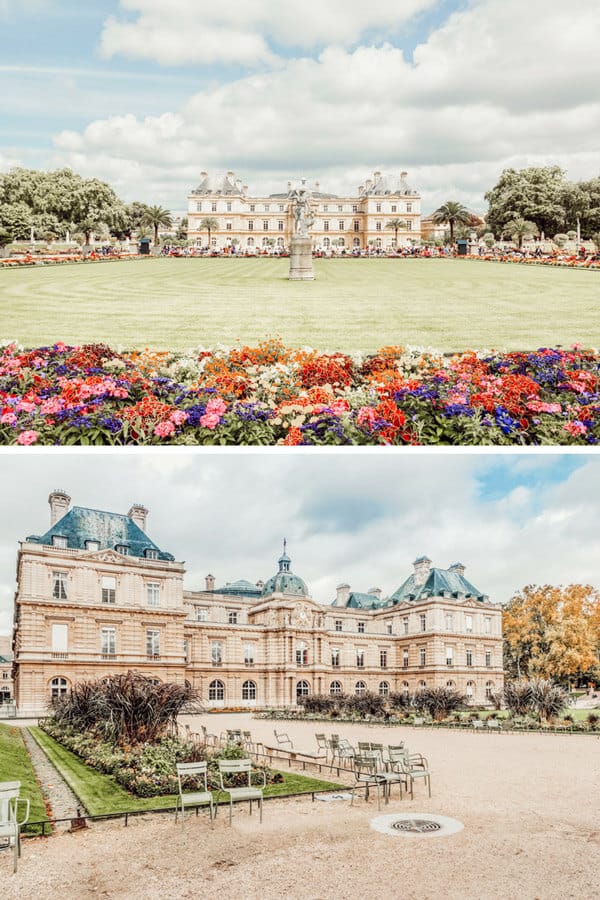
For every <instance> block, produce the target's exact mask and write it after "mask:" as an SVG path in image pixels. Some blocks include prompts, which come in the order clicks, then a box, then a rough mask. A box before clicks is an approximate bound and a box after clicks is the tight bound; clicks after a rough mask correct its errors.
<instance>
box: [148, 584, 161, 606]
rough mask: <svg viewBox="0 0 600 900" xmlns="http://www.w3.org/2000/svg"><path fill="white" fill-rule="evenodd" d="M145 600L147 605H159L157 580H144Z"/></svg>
mask: <svg viewBox="0 0 600 900" xmlns="http://www.w3.org/2000/svg"><path fill="white" fill-rule="evenodd" d="M146 602H147V604H148V606H160V584H159V583H158V581H148V582H146Z"/></svg>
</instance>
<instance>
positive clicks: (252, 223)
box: [248, 219, 254, 231]
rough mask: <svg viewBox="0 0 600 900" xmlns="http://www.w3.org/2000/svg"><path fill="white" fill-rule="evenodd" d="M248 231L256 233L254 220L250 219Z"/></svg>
mask: <svg viewBox="0 0 600 900" xmlns="http://www.w3.org/2000/svg"><path fill="white" fill-rule="evenodd" d="M248 231H254V222H253V221H252V219H248Z"/></svg>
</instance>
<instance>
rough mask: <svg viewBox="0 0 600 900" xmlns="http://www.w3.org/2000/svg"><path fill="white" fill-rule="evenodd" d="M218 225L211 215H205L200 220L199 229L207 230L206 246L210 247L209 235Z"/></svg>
mask: <svg viewBox="0 0 600 900" xmlns="http://www.w3.org/2000/svg"><path fill="white" fill-rule="evenodd" d="M218 227H219V223H218V222H217V220H216V219H214V218H213V217H212V216H207V217H206V218H204V219H202V221H201V222H200V231H208V246H209V248H210V236H211V233H212V232H213V231H216V230H217V228H218Z"/></svg>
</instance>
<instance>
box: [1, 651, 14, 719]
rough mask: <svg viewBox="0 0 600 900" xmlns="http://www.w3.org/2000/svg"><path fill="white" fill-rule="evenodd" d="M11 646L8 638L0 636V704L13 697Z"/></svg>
mask: <svg viewBox="0 0 600 900" xmlns="http://www.w3.org/2000/svg"><path fill="white" fill-rule="evenodd" d="M11 645H12V640H11V638H10V637H9V636H4V635H0V703H6V702H7V701H8V700H12V699H13V696H14V685H13V677H12V665H13V655H12V647H11Z"/></svg>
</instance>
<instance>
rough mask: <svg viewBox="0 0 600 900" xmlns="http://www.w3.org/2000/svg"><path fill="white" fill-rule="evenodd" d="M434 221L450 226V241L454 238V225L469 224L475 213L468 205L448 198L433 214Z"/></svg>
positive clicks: (437, 223)
mask: <svg viewBox="0 0 600 900" xmlns="http://www.w3.org/2000/svg"><path fill="white" fill-rule="evenodd" d="M431 220H432V222H435V223H436V225H449V226H450V243H452V241H453V240H454V226H455V225H456V224H459V225H469V224H471V222H472V221H473V215H472V214H471V213H470V212H469V210H468V209H467V207H466V206H463V205H462V203H458V202H457V201H456V200H447V201H446V203H443V204H442V205H441V206H440V207H439V208H438V209H436V210H435V212H434V213H432V215H431Z"/></svg>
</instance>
